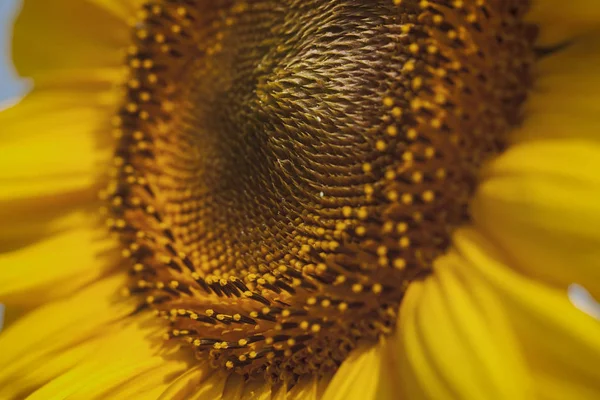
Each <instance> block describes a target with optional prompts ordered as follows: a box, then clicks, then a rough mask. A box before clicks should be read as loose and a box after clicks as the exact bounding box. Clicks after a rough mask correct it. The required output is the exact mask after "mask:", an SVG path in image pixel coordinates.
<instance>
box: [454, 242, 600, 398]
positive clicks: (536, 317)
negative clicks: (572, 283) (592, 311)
mask: <svg viewBox="0 0 600 400" xmlns="http://www.w3.org/2000/svg"><path fill="white" fill-rule="evenodd" d="M455 243H456V247H457V249H458V251H459V252H460V254H461V256H462V258H463V259H464V260H465V262H464V263H461V264H459V265H458V266H459V267H461V268H463V270H464V273H465V274H469V275H471V276H473V277H481V278H482V279H484V280H486V281H487V282H488V283H489V287H490V288H492V290H493V292H494V294H495V296H496V298H497V299H501V300H502V304H503V309H504V310H505V315H506V316H507V317H508V319H509V320H510V324H511V326H512V329H513V331H514V332H515V337H516V338H517V340H518V341H519V343H520V346H519V347H520V349H521V352H522V353H523V356H524V357H525V360H526V362H527V363H528V365H529V370H530V373H531V375H532V382H533V383H534V386H535V390H536V392H537V395H538V397H540V398H551V399H597V398H599V397H600V369H599V368H598V365H600V324H599V323H598V321H597V320H595V319H594V318H593V317H591V316H590V315H587V314H585V313H584V312H582V311H581V310H579V309H577V308H576V307H574V306H573V304H572V303H571V302H570V301H569V297H568V295H567V292H566V291H563V290H557V289H554V288H550V287H548V286H545V285H543V284H541V283H539V282H537V281H535V280H531V279H528V278H526V277H523V276H522V275H520V274H518V273H517V272H514V271H513V270H512V269H511V268H510V267H509V266H507V265H506V264H505V263H504V262H503V261H501V260H502V259H501V256H504V254H503V252H497V250H496V249H494V248H493V247H492V246H491V245H490V244H489V243H488V242H485V241H484V239H483V237H482V236H480V235H478V234H476V233H475V232H472V231H461V232H459V233H457V234H456V235H455Z"/></svg>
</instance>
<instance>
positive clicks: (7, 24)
mask: <svg viewBox="0 0 600 400" xmlns="http://www.w3.org/2000/svg"><path fill="white" fill-rule="evenodd" d="M19 3H20V0H0V109H2V108H4V107H6V106H8V105H9V104H12V103H14V102H15V101H16V100H18V99H19V97H21V96H22V95H23V93H24V92H25V90H26V84H25V83H24V82H22V81H20V80H19V79H18V77H17V75H16V72H15V70H14V67H13V66H12V63H11V62H10V38H11V35H10V31H11V29H12V23H13V21H14V17H15V14H16V13H17V10H18V8H19V5H20V4H19ZM1 132H2V127H1V126H0V135H2V133H1ZM3 317H4V306H3V305H2V303H0V330H2V323H3V319H4V318H3Z"/></svg>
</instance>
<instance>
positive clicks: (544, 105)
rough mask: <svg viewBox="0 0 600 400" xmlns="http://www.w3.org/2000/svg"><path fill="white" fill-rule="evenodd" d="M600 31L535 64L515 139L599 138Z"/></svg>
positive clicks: (579, 39)
mask: <svg viewBox="0 0 600 400" xmlns="http://www.w3.org/2000/svg"><path fill="white" fill-rule="evenodd" d="M598 4H600V2H598ZM599 65H600V32H598V33H596V34H595V35H590V36H586V37H582V38H578V39H577V40H575V41H573V42H572V43H569V45H568V46H566V47H564V48H562V49H561V50H559V51H556V52H554V53H552V54H550V55H548V56H546V57H544V58H542V59H540V60H539V61H538V62H537V63H536V64H535V68H536V71H535V73H536V76H535V80H534V87H533V91H532V92H531V93H530V95H529V97H528V99H527V102H526V103H525V110H524V111H525V113H524V115H525V120H524V123H523V126H522V127H520V128H518V129H516V130H515V132H514V135H513V137H514V140H515V141H522V140H531V139H547V138H566V139H571V138H585V139H593V140H599V139H600V69H599V67H598V66H599Z"/></svg>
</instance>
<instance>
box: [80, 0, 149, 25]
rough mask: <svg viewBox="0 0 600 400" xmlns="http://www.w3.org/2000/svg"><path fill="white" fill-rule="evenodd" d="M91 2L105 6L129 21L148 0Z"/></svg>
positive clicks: (91, 0)
mask: <svg viewBox="0 0 600 400" xmlns="http://www.w3.org/2000/svg"><path fill="white" fill-rule="evenodd" d="M89 1H90V3H93V4H96V5H97V6H98V7H103V8H105V9H107V10H109V11H110V12H112V13H113V14H114V15H116V16H117V17H119V18H120V19H121V20H123V21H128V20H129V19H130V18H131V17H132V16H134V15H135V12H136V11H138V10H139V8H140V6H141V5H142V4H144V2H145V1H147V0H89Z"/></svg>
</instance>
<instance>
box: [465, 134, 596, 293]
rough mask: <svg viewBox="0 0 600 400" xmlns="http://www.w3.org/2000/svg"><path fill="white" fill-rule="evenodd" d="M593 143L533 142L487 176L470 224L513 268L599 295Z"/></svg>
mask: <svg viewBox="0 0 600 400" xmlns="http://www.w3.org/2000/svg"><path fill="white" fill-rule="evenodd" d="M598 171H600V143H599V142H597V141H585V140H575V139H574V140H548V141H534V142H530V143H525V144H521V145H517V146H513V147H512V148H511V149H510V150H509V151H508V152H507V153H505V154H504V155H503V156H501V157H500V158H498V159H497V160H495V161H494V162H493V163H492V164H491V165H490V166H489V168H488V169H487V170H486V173H485V177H484V181H483V183H482V184H481V186H480V189H479V191H478V193H477V195H476V197H475V200H474V203H473V215H474V219H475V223H476V225H477V226H478V228H479V229H481V230H482V231H483V232H484V233H485V234H486V235H487V236H488V237H489V238H491V239H493V241H494V243H495V244H497V245H498V246H499V247H501V248H502V249H504V251H505V252H506V253H507V254H508V256H509V257H510V259H511V260H512V264H513V266H514V268H517V269H518V270H519V271H522V272H523V273H526V274H528V275H530V276H532V277H535V278H537V279H542V280H544V281H546V282H549V283H551V284H553V285H556V286H558V287H562V288H563V289H564V290H566V289H567V287H568V286H569V285H570V284H572V283H578V284H580V285H582V286H584V287H585V288H587V289H588V290H589V291H590V292H591V293H592V294H593V295H594V296H598V295H600V229H599V228H598V227H599V226H600V201H599V200H598V199H600V175H599V174H598Z"/></svg>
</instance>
